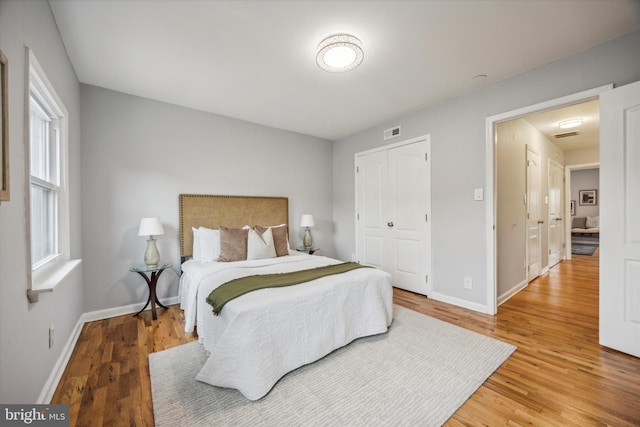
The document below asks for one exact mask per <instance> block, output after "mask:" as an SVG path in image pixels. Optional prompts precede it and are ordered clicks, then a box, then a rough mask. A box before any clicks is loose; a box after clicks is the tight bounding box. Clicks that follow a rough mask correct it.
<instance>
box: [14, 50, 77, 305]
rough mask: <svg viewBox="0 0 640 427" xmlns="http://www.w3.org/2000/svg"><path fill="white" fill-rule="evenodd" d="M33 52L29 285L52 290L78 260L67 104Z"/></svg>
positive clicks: (28, 143) (39, 290) (29, 95)
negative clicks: (73, 242)
mask: <svg viewBox="0 0 640 427" xmlns="http://www.w3.org/2000/svg"><path fill="white" fill-rule="evenodd" d="M28 57H29V81H28V85H29V86H28V89H29V90H28V100H27V102H28V105H29V117H28V126H27V129H28V132H27V134H28V136H27V140H26V141H25V144H26V146H27V152H28V157H29V188H30V198H29V217H30V218H29V224H30V242H29V243H30V246H31V288H30V291H32V292H36V293H38V292H43V291H45V290H52V289H53V288H54V287H55V286H56V285H57V284H58V283H59V282H60V281H61V280H62V279H63V278H64V277H65V276H66V274H67V273H68V272H70V271H71V270H72V269H73V268H74V267H75V265H77V264H78V263H79V260H76V261H73V262H70V242H69V240H70V238H69V235H70V233H69V203H68V195H67V188H68V183H67V127H68V123H67V121H68V115H67V110H66V109H65V107H64V105H63V104H62V102H61V101H60V98H59V97H58V96H57V94H56V92H55V90H54V89H53V87H52V86H51V84H50V83H49V80H48V79H47V77H46V75H45V74H44V72H43V70H42V67H41V66H40V64H39V63H38V61H37V60H36V58H35V56H34V55H33V52H31V51H30V50H29V55H28ZM30 301H32V302H34V301H37V298H34V299H33V300H32V298H31V296H30Z"/></svg>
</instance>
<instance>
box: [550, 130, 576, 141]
mask: <svg viewBox="0 0 640 427" xmlns="http://www.w3.org/2000/svg"><path fill="white" fill-rule="evenodd" d="M577 134H578V132H577V131H573V132H566V133H559V134H557V135H553V136H555V137H556V138H558V139H559V138H567V137H569V136H576V135H577Z"/></svg>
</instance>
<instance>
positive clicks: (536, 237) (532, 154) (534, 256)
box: [527, 145, 543, 281]
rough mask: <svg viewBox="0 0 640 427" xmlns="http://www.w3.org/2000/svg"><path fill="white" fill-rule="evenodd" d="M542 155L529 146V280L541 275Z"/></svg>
mask: <svg viewBox="0 0 640 427" xmlns="http://www.w3.org/2000/svg"><path fill="white" fill-rule="evenodd" d="M542 223H543V221H542V220H541V219H540V155H539V154H538V153H537V152H536V151H534V150H533V149H532V148H531V147H529V146H528V145H527V272H528V273H527V278H528V280H529V281H532V280H533V279H535V278H536V277H538V276H539V275H540V258H541V257H540V251H541V249H540V225H542Z"/></svg>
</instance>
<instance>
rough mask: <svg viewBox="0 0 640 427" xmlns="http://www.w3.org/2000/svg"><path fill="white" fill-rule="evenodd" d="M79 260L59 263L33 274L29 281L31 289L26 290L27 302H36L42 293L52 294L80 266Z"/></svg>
mask: <svg viewBox="0 0 640 427" xmlns="http://www.w3.org/2000/svg"><path fill="white" fill-rule="evenodd" d="M81 262H82V260H81V259H72V260H69V261H65V262H62V263H59V264H58V265H56V266H55V267H53V268H50V269H47V270H46V271H43V272H38V273H36V272H34V273H33V276H32V279H31V289H28V290H27V298H29V302H31V303H34V302H37V301H38V295H39V294H41V293H44V292H53V291H54V290H55V288H56V287H58V285H60V283H62V281H63V280H64V279H65V278H66V277H67V276H68V275H69V274H70V273H71V272H72V271H73V270H75V269H76V267H78V266H79V265H80V263H81Z"/></svg>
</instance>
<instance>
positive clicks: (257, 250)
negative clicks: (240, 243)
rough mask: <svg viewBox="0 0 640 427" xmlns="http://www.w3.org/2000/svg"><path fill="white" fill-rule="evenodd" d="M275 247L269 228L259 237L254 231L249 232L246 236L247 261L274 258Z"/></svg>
mask: <svg viewBox="0 0 640 427" xmlns="http://www.w3.org/2000/svg"><path fill="white" fill-rule="evenodd" d="M275 257H276V247H275V245H274V243H273V232H272V229H271V228H267V229H266V231H264V232H263V233H262V235H260V233H259V232H258V231H256V230H254V229H251V230H249V235H248V236H247V259H265V258H275Z"/></svg>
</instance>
